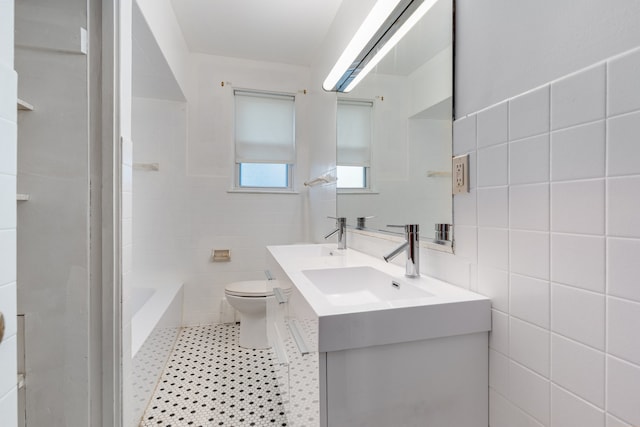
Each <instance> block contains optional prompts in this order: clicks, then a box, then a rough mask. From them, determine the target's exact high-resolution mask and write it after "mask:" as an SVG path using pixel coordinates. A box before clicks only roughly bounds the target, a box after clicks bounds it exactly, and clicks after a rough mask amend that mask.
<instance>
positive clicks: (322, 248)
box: [291, 244, 345, 257]
mask: <svg viewBox="0 0 640 427" xmlns="http://www.w3.org/2000/svg"><path fill="white" fill-rule="evenodd" d="M291 248H292V252H293V255H294V256H296V257H330V256H343V255H344V253H345V251H344V250H341V249H337V248H336V245H315V244H314V245H292V246H291Z"/></svg>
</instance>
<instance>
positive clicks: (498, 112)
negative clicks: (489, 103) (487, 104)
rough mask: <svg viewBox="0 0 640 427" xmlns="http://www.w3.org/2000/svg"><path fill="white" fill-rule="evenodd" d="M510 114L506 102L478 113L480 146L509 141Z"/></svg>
mask: <svg viewBox="0 0 640 427" xmlns="http://www.w3.org/2000/svg"><path fill="white" fill-rule="evenodd" d="M508 115H509V110H508V105H507V103H506V102H503V103H501V104H498V105H495V106H493V107H491V108H489V109H486V110H484V111H481V112H479V113H478V124H477V126H478V148H480V147H488V146H489V145H495V144H500V143H503V142H507V140H508V129H509V126H508Z"/></svg>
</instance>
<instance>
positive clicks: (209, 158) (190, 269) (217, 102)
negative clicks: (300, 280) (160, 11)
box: [136, 54, 311, 325]
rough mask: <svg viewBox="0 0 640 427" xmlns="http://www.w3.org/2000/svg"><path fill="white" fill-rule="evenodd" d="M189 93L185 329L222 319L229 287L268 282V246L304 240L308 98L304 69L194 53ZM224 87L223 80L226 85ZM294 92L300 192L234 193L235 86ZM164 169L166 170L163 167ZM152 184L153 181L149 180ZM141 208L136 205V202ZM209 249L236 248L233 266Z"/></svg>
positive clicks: (178, 162) (180, 165)
mask: <svg viewBox="0 0 640 427" xmlns="http://www.w3.org/2000/svg"><path fill="white" fill-rule="evenodd" d="M191 68H192V70H191V72H192V74H191V75H190V81H191V82H192V86H193V88H192V90H190V91H187V93H186V96H187V105H188V112H187V117H188V120H187V135H188V138H187V142H186V145H185V143H184V141H182V142H181V141H175V144H177V145H176V146H175V149H177V150H183V151H182V153H183V155H184V156H185V158H186V162H185V160H184V158H183V157H182V156H181V155H176V156H174V157H173V159H171V160H170V161H173V162H174V163H173V164H174V165H175V166H170V167H175V168H176V169H175V170H182V171H183V172H182V173H183V178H182V180H180V181H178V182H177V183H182V184H179V185H181V186H180V187H177V190H176V191H177V192H180V193H182V196H183V197H184V199H185V202H184V205H183V206H181V207H179V208H178V209H179V210H180V211H181V213H180V214H181V215H183V221H184V224H186V228H184V229H182V231H181V233H182V235H181V242H180V244H181V247H183V248H185V249H184V252H183V253H182V256H183V258H182V259H184V260H185V261H184V262H185V263H186V269H187V274H186V277H185V279H186V282H185V288H184V301H185V302H184V304H185V305H184V306H185V310H184V316H185V317H184V320H185V323H186V324H187V325H194V324H208V323H214V322H217V321H218V320H219V310H220V301H221V299H222V297H223V295H224V286H225V285H226V284H227V283H230V282H233V281H238V280H250V279H262V278H264V277H265V276H264V269H265V266H266V263H265V254H266V252H265V246H266V245H270V244H286V243H295V242H300V241H304V240H305V231H304V230H305V226H304V217H305V214H304V212H305V209H306V207H305V196H304V194H305V193H304V191H305V190H304V187H303V185H302V183H303V181H304V180H306V179H308V178H307V177H308V171H307V165H306V159H307V157H308V152H309V132H310V130H309V125H310V120H311V118H310V116H309V110H308V105H309V98H307V96H308V95H304V94H303V93H302V92H303V91H304V89H306V88H307V87H308V84H309V74H308V72H309V71H308V68H306V67H295V66H291V65H283V64H273V63H266V62H257V61H246V60H240V59H232V58H223V57H214V56H207V55H202V54H193V55H192V63H191ZM221 82H225V85H224V86H221ZM234 87H236V88H245V89H258V90H266V91H276V92H287V93H294V94H295V95H296V152H297V158H298V163H297V164H296V166H295V168H294V175H295V176H294V182H295V188H296V190H298V191H300V193H297V194H256V193H250V194H243V193H234V192H229V191H228V190H229V189H230V188H231V186H232V184H233V176H234V157H233V153H234V150H233V88H234ZM161 168H162V165H161ZM149 179H153V177H151V176H149ZM136 203H137V201H136ZM212 249H231V262H223V263H213V262H211V260H210V257H211V250H212Z"/></svg>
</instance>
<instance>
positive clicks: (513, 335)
mask: <svg viewBox="0 0 640 427" xmlns="http://www.w3.org/2000/svg"><path fill="white" fill-rule="evenodd" d="M509 357H511V359H513V360H515V361H516V362H518V363H520V364H521V365H524V366H526V367H527V368H529V369H531V370H532V371H535V372H536V373H538V374H540V375H542V376H544V377H546V378H549V331H548V330H546V329H542V328H539V327H537V326H534V325H532V324H530V323H527V322H523V321H521V320H518V319H516V318H514V317H511V320H510V322H509Z"/></svg>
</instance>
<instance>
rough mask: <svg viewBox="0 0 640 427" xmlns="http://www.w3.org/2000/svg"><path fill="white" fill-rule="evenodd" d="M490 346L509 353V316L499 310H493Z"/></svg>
mask: <svg viewBox="0 0 640 427" xmlns="http://www.w3.org/2000/svg"><path fill="white" fill-rule="evenodd" d="M489 348H492V349H494V350H496V351H499V352H501V353H503V354H509V316H508V315H507V314H505V313H502V312H500V311H498V310H491V331H490V332H489Z"/></svg>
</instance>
